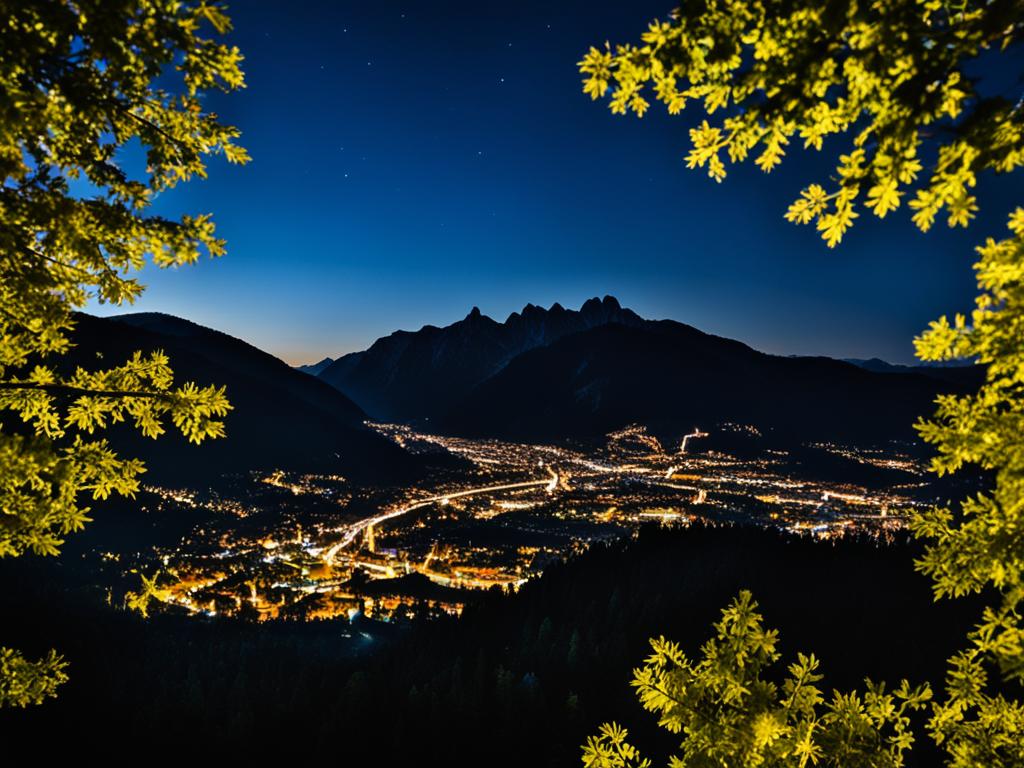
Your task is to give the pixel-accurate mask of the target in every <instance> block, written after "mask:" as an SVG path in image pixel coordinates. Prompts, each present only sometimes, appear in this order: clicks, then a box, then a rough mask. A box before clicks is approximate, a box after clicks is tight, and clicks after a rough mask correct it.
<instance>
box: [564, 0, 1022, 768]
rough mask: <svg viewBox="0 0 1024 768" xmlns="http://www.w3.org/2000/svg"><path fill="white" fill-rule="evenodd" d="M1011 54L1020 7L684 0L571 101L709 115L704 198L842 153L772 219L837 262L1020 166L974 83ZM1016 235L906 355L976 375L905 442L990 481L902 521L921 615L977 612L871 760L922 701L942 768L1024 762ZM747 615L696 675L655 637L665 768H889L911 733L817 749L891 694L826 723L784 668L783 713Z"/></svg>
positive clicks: (606, 55)
mask: <svg viewBox="0 0 1024 768" xmlns="http://www.w3.org/2000/svg"><path fill="white" fill-rule="evenodd" d="M1022 39H1024V3H1022V2H1021V0H959V1H958V2H955V3H950V2H946V1H945V0H874V1H873V2H870V3H869V2H845V1H842V0H695V1H694V2H685V3H684V4H683V5H682V6H681V7H680V8H679V9H678V10H676V11H674V12H673V13H672V14H671V15H670V16H669V17H668V18H667V19H664V20H657V21H655V22H653V23H651V24H650V26H649V27H648V30H647V31H646V32H644V33H643V34H642V35H641V39H640V41H639V44H632V43H630V44H623V45H617V46H615V47H614V48H612V47H611V46H610V45H608V44H605V46H604V47H603V48H598V47H594V48H591V49H590V51H589V52H588V53H587V54H586V56H585V57H584V58H583V60H582V61H581V62H580V64H579V66H580V70H581V72H582V74H583V75H584V84H583V90H584V92H585V93H587V94H589V95H590V96H591V97H592V98H593V99H600V98H603V97H606V96H607V97H609V106H610V108H611V111H612V112H614V113H616V114H626V113H629V112H632V113H633V114H635V115H637V116H638V117H642V116H643V115H644V113H645V112H646V111H647V110H648V108H649V107H650V102H651V100H652V99H654V100H657V101H660V102H662V103H663V104H664V105H665V107H666V108H667V110H668V112H669V113H670V114H678V113H679V112H681V111H682V110H683V109H684V108H685V107H686V106H687V105H688V104H689V103H690V102H692V101H696V102H697V104H699V106H700V108H702V109H703V111H704V112H705V113H706V116H707V117H706V119H704V120H703V121H702V122H701V123H700V124H699V125H697V126H696V127H694V128H693V129H692V130H691V131H690V139H691V145H692V146H691V149H690V151H689V154H688V155H687V164H688V166H689V167H691V168H703V169H706V171H707V173H708V175H709V176H710V177H711V178H713V179H715V180H716V181H722V179H724V178H725V176H726V172H727V171H726V162H727V161H728V162H732V163H736V162H742V161H744V160H746V159H748V158H751V157H753V159H754V162H755V163H756V164H757V165H758V166H759V167H760V168H761V169H762V170H764V171H766V172H768V171H771V170H772V169H773V168H774V167H776V166H777V165H778V164H779V163H781V162H782V159H783V157H784V155H785V153H786V147H787V146H788V145H789V144H790V143H791V141H799V142H800V144H801V145H802V146H803V147H804V148H805V149H812V150H820V149H822V148H823V147H824V146H825V143H826V139H829V138H830V137H840V136H846V137H847V139H846V143H845V144H844V145H843V146H844V148H845V152H844V153H843V154H842V155H841V157H840V160H839V163H838V166H837V167H836V168H835V174H834V175H833V176H832V180H831V181H829V182H822V183H812V184H809V185H808V186H807V187H806V188H805V189H804V190H803V191H802V193H801V195H800V197H799V198H798V199H797V200H796V201H794V202H793V203H792V204H791V205H790V207H789V209H788V211H787V212H786V214H785V216H786V218H787V219H788V220H789V221H792V222H795V223H799V224H810V223H812V222H813V223H814V224H815V226H816V227H817V229H818V231H819V232H820V233H821V237H822V238H823V239H824V240H825V242H826V243H827V245H828V246H829V247H834V246H836V245H837V244H838V243H839V242H840V241H841V240H842V238H843V235H844V234H845V233H846V232H847V231H848V230H849V228H850V227H851V226H852V225H853V224H854V221H855V220H856V219H857V218H858V216H860V213H859V212H858V210H857V208H858V206H863V207H864V208H866V209H867V210H868V211H870V212H871V213H872V214H874V215H876V216H878V217H881V218H884V217H885V216H887V215H888V214H889V213H892V212H893V211H896V210H898V209H899V208H901V207H902V206H903V204H904V202H906V203H907V207H908V208H909V209H910V210H911V211H912V214H911V215H912V218H913V221H914V223H915V224H916V225H917V226H918V227H919V228H920V229H921V230H922V231H927V230H928V229H930V228H931V227H932V226H933V225H934V223H935V222H936V220H937V219H938V218H939V217H940V216H942V217H944V218H945V220H946V223H947V224H948V225H949V226H950V227H957V226H963V227H965V226H967V225H968V224H969V223H970V221H971V219H973V218H974V216H975V213H976V211H977V210H978V201H977V199H976V197H975V194H974V191H973V190H974V188H975V186H976V184H977V182H978V180H979V177H980V176H981V175H982V174H983V173H984V172H986V171H988V172H995V173H1010V172H1012V171H1014V170H1016V169H1018V168H1020V167H1021V165H1024V92H1022V91H1021V79H1020V78H1018V79H1017V80H1016V85H1015V86H1014V88H1016V90H1015V91H1014V92H1011V93H1008V94H1006V93H1004V94H993V93H982V92H980V91H979V89H978V87H977V83H976V82H975V80H973V79H972V78H971V77H970V76H968V74H967V69H968V67H970V66H972V65H974V64H976V62H977V61H978V59H979V57H982V56H985V57H988V61H989V66H991V65H992V61H993V60H998V59H1000V58H1002V59H1003V60H1005V61H1008V62H1012V61H1014V59H1013V58H1012V57H1010V56H1008V55H1007V54H1006V52H1007V50H1008V49H1011V48H1012V47H1014V46H1018V47H1019V45H1020V43H1021V42H1022ZM1016 61H1018V62H1019V56H1018V58H1017V59H1016ZM837 140H841V139H837ZM1022 202H1024V201H1022ZM1009 227H1010V236H1009V237H1007V238H1005V239H1002V240H998V241H997V240H995V239H991V238H990V239H989V240H987V241H986V243H985V244H984V245H983V246H981V247H979V248H978V254H979V257H980V258H979V261H978V263H977V264H976V265H975V271H976V275H977V282H978V288H979V295H978V297H977V300H976V306H975V309H974V310H973V312H972V313H971V314H970V316H969V317H968V316H965V315H962V314H957V315H955V316H954V318H953V319H952V320H950V319H949V318H947V317H942V318H940V319H938V320H936V321H935V322H933V323H932V324H931V326H930V327H929V328H928V329H927V330H926V331H925V332H924V333H922V334H921V335H920V336H919V337H918V338H917V339H916V340H915V346H916V351H917V355H918V357H920V358H921V359H923V360H951V359H966V360H973V361H976V362H977V363H980V364H982V365H984V366H985V380H984V383H983V385H982V386H981V388H980V390H979V391H978V392H977V393H975V394H972V395H967V396H960V397H958V396H953V395H947V396H943V397H940V398H939V400H938V403H937V405H938V408H937V411H936V413H935V415H934V416H933V417H932V418H930V419H925V420H922V421H920V422H919V423H918V425H917V428H918V431H919V433H920V434H921V436H922V438H923V439H924V440H926V441H927V442H928V443H930V444H932V445H934V446H935V448H936V450H937V455H936V456H935V458H934V459H933V460H932V465H931V469H932V470H933V471H934V472H935V473H937V474H939V475H942V474H947V473H950V472H956V471H957V470H959V469H961V468H962V467H964V466H965V465H975V466H978V467H981V468H983V469H984V470H987V471H988V472H989V473H990V474H991V476H992V477H994V481H993V485H992V487H991V488H990V489H989V490H988V491H986V492H985V493H982V494H979V495H978V496H976V497H972V498H967V499H964V500H963V501H961V502H960V503H959V505H957V506H955V507H952V508H947V507H938V508H935V509H932V510H930V511H928V512H926V513H922V514H913V515H912V516H911V519H910V526H911V530H912V531H913V533H914V534H915V536H917V537H919V538H921V539H922V540H924V541H925V542H927V544H928V546H927V549H926V554H925V555H924V556H923V557H922V558H921V559H920V560H919V561H918V563H917V567H918V569H919V570H920V571H922V572H923V573H925V574H928V575H929V576H931V577H932V579H933V584H934V592H935V596H936V599H939V598H946V597H956V596H961V595H965V594H970V593H981V594H984V595H986V596H987V597H988V598H989V605H988V607H986V608H985V609H984V611H983V613H982V615H981V616H980V617H979V620H978V623H977V625H976V627H975V628H974V630H973V631H972V632H971V633H970V634H969V635H968V637H967V638H966V647H965V648H964V649H963V650H962V651H960V652H959V653H957V654H956V655H955V656H954V657H953V658H951V659H950V660H949V667H948V671H947V675H946V678H945V680H944V681H942V682H941V683H939V682H937V683H936V685H935V686H934V688H935V690H934V696H932V689H931V688H930V687H929V688H924V689H919V690H914V691H911V690H910V689H909V688H907V687H905V686H904V687H901V688H899V689H897V694H896V695H897V700H899V699H900V696H904V698H902V700H901V702H902V703H900V704H898V705H897V704H896V703H895V700H894V701H892V702H889V703H887V704H885V705H884V707H883V709H884V710H885V711H886V712H887V716H886V717H885V718H881V719H879V718H875V720H874V721H873V722H868V723H866V724H865V731H864V733H865V737H866V738H870V739H872V740H873V741H874V743H876V744H884V743H885V742H886V739H887V738H890V737H887V736H886V735H885V733H886V728H889V729H890V730H889V731H888V732H889V733H890V734H892V733H895V731H894V730H892V728H894V727H895V724H899V723H900V722H902V720H901V718H902V717H903V715H902V714H898V713H900V712H902V711H903V710H901V709H900V707H911V708H913V707H917V706H920V705H922V704H923V703H924V702H925V701H926V700H927V699H928V698H929V697H930V696H931V697H932V698H931V701H930V703H929V704H928V707H929V712H930V717H929V719H928V733H929V735H930V736H931V738H932V739H933V740H934V741H935V743H936V744H938V745H939V746H940V747H941V748H942V749H944V750H945V752H946V755H947V763H948V764H949V765H950V766H955V767H956V768H967V767H968V766H1017V767H1018V768H1019V766H1022V765H1024V702H1022V701H1021V695H1022V689H1021V685H1022V684H1024V627H1022V625H1021V611H1022V609H1024V209H1022V208H1017V209H1016V210H1015V211H1012V212H1009ZM752 605H753V604H752V603H751V602H750V601H749V598H748V597H747V596H745V595H741V596H740V598H739V600H738V601H737V602H736V603H734V604H733V605H732V606H730V607H729V608H727V609H726V611H725V613H724V614H723V621H722V623H721V624H719V625H718V627H717V628H718V638H717V639H716V640H713V641H711V642H710V643H709V644H708V645H706V646H705V647H704V650H703V655H704V660H703V661H701V662H698V663H694V662H691V661H689V660H688V659H687V658H686V657H685V656H684V655H683V654H682V653H681V652H680V651H679V649H678V648H677V647H676V646H674V645H672V644H670V643H666V642H665V641H663V640H659V641H654V649H655V653H654V655H653V656H652V657H651V658H650V659H648V661H647V663H646V665H645V666H644V667H641V668H640V669H638V670H636V673H635V677H634V683H633V684H634V686H636V687H637V689H638V692H639V693H640V696H641V701H642V702H643V703H644V704H645V706H647V707H648V708H649V709H652V710H654V711H656V712H658V713H659V714H660V715H661V720H660V722H661V724H662V725H664V726H665V727H667V728H669V730H672V731H673V732H677V733H679V732H682V733H684V734H685V738H684V741H683V743H682V745H681V752H680V754H679V755H677V756H675V757H673V764H674V765H678V766H699V765H700V766H702V765H711V764H714V765H730V766H740V765H743V766H746V765H759V764H764V765H804V764H808V762H809V763H810V764H814V763H824V764H826V765H900V764H901V761H902V748H903V747H905V746H907V745H908V744H909V741H908V740H909V739H910V738H911V734H910V733H909V731H906V730H901V731H900V732H899V736H898V740H899V746H900V749H895V750H888V752H886V751H885V750H882V751H878V750H876V751H875V752H874V753H869V752H865V753H864V754H863V755H862V756H861V757H858V758H857V759H852V758H851V757H850V755H849V753H848V752H846V751H844V750H846V747H845V746H844V744H843V743H842V742H836V741H834V740H832V739H831V738H830V737H829V735H828V734H829V718H830V717H835V716H840V715H841V716H842V717H846V718H849V717H852V718H854V719H855V720H858V719H860V718H861V717H862V714H863V712H862V711H861V710H863V708H864V707H865V706H866V702H867V701H868V699H869V697H876V698H875V699H873V701H875V702H877V701H878V699H877V697H878V696H880V695H889V694H884V693H882V692H881V689H880V688H875V687H873V686H869V688H868V692H867V693H865V694H864V695H863V696H860V697H859V698H858V697H857V695H856V694H850V696H852V697H854V698H847V699H844V700H843V701H845V702H846V703H844V704H842V705H840V707H839V709H834V708H833V705H832V704H829V705H826V706H825V707H824V708H822V706H821V702H820V701H816V702H814V703H813V705H810V704H806V705H801V706H796V705H794V706H793V707H789V706H787V705H786V704H781V710H780V702H785V701H787V700H786V698H785V697H786V696H787V695H788V693H786V691H787V690H788V689H787V688H786V687H785V686H793V685H795V683H794V682H793V680H794V678H799V677H800V676H801V675H803V673H804V671H806V672H807V673H808V674H811V673H813V674H815V675H816V673H815V672H814V670H813V669H808V668H807V665H808V662H807V661H806V660H798V661H797V664H796V666H795V667H791V668H790V677H789V678H788V680H787V681H786V682H785V683H784V689H783V693H782V694H781V696H782V698H781V699H780V698H779V696H780V693H779V692H778V691H777V690H774V689H773V688H771V687H770V686H769V685H768V684H766V683H764V682H763V681H761V680H760V678H759V677H758V676H757V673H758V672H759V670H760V666H759V665H761V664H763V663H765V662H766V661H767V660H772V659H773V658H774V656H773V653H774V651H773V650H772V643H771V642H769V640H767V639H766V638H765V634H764V630H763V628H762V627H761V624H760V617H759V616H757V615H756V614H754V613H752V612H753V607H752ZM922 641H923V642H927V639H926V638H925V639H923V640H922ZM807 658H808V659H810V658H811V657H807ZM652 685H654V686H659V685H661V686H662V687H664V691H662V692H660V693H658V692H653V691H654V690H655V689H653V688H652V687H651V686H652ZM766 686H767V687H766ZM835 701H839V699H836V700H835ZM854 701H858V702H859V704H857V705H856V706H854V704H853V702H854ZM893 717H895V718H896V720H892V719H891V718H893ZM868 719H869V720H870V719H871V718H870V717H869V718H868ZM899 727H901V728H902V726H899ZM871 731H873V732H874V735H871V734H870V733H869V732H871ZM708 733H713V734H714V741H715V743H714V744H711V741H709V740H708V739H707V738H705V736H706V734H708ZM872 754H873V756H872ZM584 762H585V763H587V764H588V765H593V766H623V765H634V764H642V758H641V757H640V756H639V753H638V752H637V751H636V750H635V749H634V748H633V747H632V746H629V745H628V742H626V735H625V732H624V731H623V730H622V729H621V728H619V727H618V726H615V725H608V726H605V727H604V728H603V729H602V732H601V735H600V736H599V737H595V738H593V739H592V740H591V741H589V742H588V744H587V746H586V747H585V748H584Z"/></svg>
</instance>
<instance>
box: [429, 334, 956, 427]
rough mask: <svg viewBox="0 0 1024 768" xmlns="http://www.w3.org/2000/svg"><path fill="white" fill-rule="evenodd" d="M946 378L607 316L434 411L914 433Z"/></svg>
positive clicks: (475, 416) (454, 419)
mask: <svg viewBox="0 0 1024 768" xmlns="http://www.w3.org/2000/svg"><path fill="white" fill-rule="evenodd" d="M951 386H952V385H950V384H949V383H947V382H942V381H937V380H936V379H933V378H930V377H925V376H922V375H919V374H914V373H886V374H880V373H872V372H870V371H866V370H863V369H861V368H858V367H856V366H854V365H851V364H849V363H844V362H840V361H837V360H832V359H830V358H811V357H802V358H790V357H779V356H775V355H768V354H764V353H761V352H758V351H756V350H754V349H751V348H750V347H748V346H746V345H745V344H741V343H740V342H737V341H732V340H730V339H724V338H721V337H718V336H711V335H709V334H706V333H702V332H701V331H698V330H697V329H695V328H692V327H690V326H687V325H683V324H681V323H676V322H672V321H660V322H646V323H644V324H643V325H642V326H639V327H627V326H623V325H618V324H611V325H605V326H601V327H598V328H593V329H591V330H588V331H584V332H581V333H577V334H573V335H571V336H566V337H564V338H562V339H560V340H559V341H557V342H555V343H554V344H551V345H549V346H547V347H543V348H538V349H534V350H532V351H530V352H527V353H525V354H522V355H520V356H518V357H517V358H516V359H514V360H513V361H511V362H510V363H509V364H508V365H507V366H506V367H505V368H504V369H503V370H501V371H499V372H498V373H497V374H495V375H494V376H493V377H491V378H490V379H488V380H487V381H485V382H483V383H482V384H480V385H479V386H478V387H476V388H475V389H474V391H473V392H471V393H470V394H469V395H468V396H467V397H465V398H464V399H463V400H462V401H461V402H460V403H459V404H458V407H456V408H453V409H451V410H450V411H449V412H448V413H447V414H446V415H445V416H444V417H443V418H442V419H440V420H439V424H438V426H439V429H441V430H442V431H445V432H451V433H455V434H461V435H467V436H497V437H504V438H509V439H519V440H552V439H559V438H564V437H567V436H571V437H577V438H587V437H596V436H599V435H602V434H605V433H607V432H610V431H612V430H614V429H618V428H620V427H622V426H624V425H626V424H630V423H641V424H645V425H647V426H648V427H649V428H651V429H653V430H655V431H661V432H665V433H669V434H680V433H681V432H684V431H688V430H689V429H691V428H692V427H694V426H695V425H696V426H702V427H708V426H712V425H714V424H715V423H718V422H738V423H741V424H750V425H753V426H755V427H757V428H758V429H760V430H762V431H764V432H772V433H773V434H774V435H775V436H776V437H778V438H781V439H786V440H789V439H795V440H836V441H841V442H850V441H872V442H881V441H885V440H888V439H892V438H911V437H912V436H913V430H912V424H913V423H914V421H915V420H916V418H917V417H918V416H920V415H924V414H927V413H930V412H931V410H932V408H933V406H932V402H933V400H934V398H935V396H936V394H937V393H938V392H939V391H942V390H944V389H949V388H951Z"/></svg>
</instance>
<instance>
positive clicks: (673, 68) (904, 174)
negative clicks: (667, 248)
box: [579, 0, 1024, 247]
mask: <svg viewBox="0 0 1024 768" xmlns="http://www.w3.org/2000/svg"><path fill="white" fill-rule="evenodd" d="M1022 38H1024V13H1022V8H1021V3H1020V2H1019V0H994V2H987V1H983V0H965V2H963V3H959V4H956V5H955V6H952V5H949V4H947V3H944V2H942V1H941V0H880V1H879V2H872V3H839V2H819V1H818V0H755V2H748V1H747V0H720V1H719V2H709V3H703V2H698V3H684V4H682V6H681V7H680V8H679V9H678V10H676V11H674V12H673V13H672V14H671V16H670V17H669V19H668V20H666V21H661V20H659V21H654V22H652V23H651V24H650V26H649V27H648V30H647V32H645V33H643V35H641V44H640V45H635V44H623V45H617V46H615V47H614V49H613V48H612V46H611V45H610V44H608V43H606V44H605V46H604V47H603V48H597V47H592V48H591V49H590V51H589V52H588V53H587V54H586V56H584V58H583V60H582V61H580V63H579V68H580V71H581V73H582V74H583V75H584V76H585V79H584V82H583V90H584V92H585V93H587V94H589V95H590V96H591V98H593V99H599V98H602V97H605V96H609V107H610V109H611V111H612V112H613V113H616V114H626V113H629V112H632V113H633V114H635V115H637V116H638V117H642V116H643V115H644V113H645V112H646V111H647V110H648V109H649V107H650V101H649V98H648V96H651V95H652V94H653V98H654V99H656V100H658V101H660V102H662V103H663V104H664V105H665V107H666V109H667V110H668V112H669V114H672V115H676V114H679V113H680V112H682V111H683V110H684V109H685V108H686V106H687V105H688V104H689V103H690V102H691V101H697V102H699V103H700V104H701V105H702V107H703V110H704V112H706V113H707V115H709V116H711V115H715V114H721V115H722V117H721V119H720V120H719V121H718V122H717V123H716V124H711V123H710V122H709V121H708V120H704V121H703V122H702V123H701V124H700V125H699V126H697V127H695V128H693V129H691V130H690V140H691V142H692V145H693V146H692V149H691V150H690V152H689V154H688V155H687V165H688V166H689V167H690V168H706V169H707V172H708V175H709V176H711V178H713V179H715V180H716V181H721V180H722V179H724V178H725V176H726V166H725V163H726V160H729V161H731V162H734V163H736V162H741V161H743V160H746V159H747V158H748V157H750V156H751V155H755V158H754V162H755V163H756V164H757V166H758V167H759V168H761V169H762V170H764V171H771V170H772V169H773V168H775V167H776V166H777V165H778V164H779V163H781V162H782V158H783V157H784V156H785V154H786V147H787V146H788V145H789V144H790V142H791V141H794V140H798V141H800V142H801V143H802V145H803V147H804V148H810V149H815V150H820V149H821V148H822V147H823V145H824V142H825V139H826V138H828V137H830V136H834V135H838V134H843V133H847V132H852V133H853V142H852V146H851V147H850V149H849V151H848V153H846V154H844V155H843V156H842V157H841V158H840V162H839V164H838V166H837V167H836V169H835V173H836V175H835V177H834V178H833V180H832V181H831V182H830V183H828V184H811V185H810V186H808V187H807V188H805V189H804V191H803V192H802V193H801V195H800V198H799V199H798V200H796V201H795V202H794V203H793V204H792V205H791V206H790V208H789V211H788V213H787V214H786V217H787V218H788V219H789V220H790V221H794V222H798V223H801V224H808V223H810V222H812V221H813V222H815V223H816V226H817V228H818V230H819V231H820V232H821V236H822V238H823V239H824V240H825V241H826V242H827V243H828V245H829V247H832V246H835V245H836V244H838V243H839V242H840V240H842V238H843V235H844V234H845V233H846V232H847V231H848V230H849V228H850V227H851V226H852V225H853V222H854V219H856V218H857V217H858V215H859V214H858V213H857V210H856V206H857V204H858V203H863V204H864V205H865V206H866V207H867V208H868V209H869V210H870V211H872V212H873V213H874V214H875V215H876V216H879V217H885V216H886V215H887V214H888V213H890V212H892V211H894V210H896V209H897V208H899V207H900V206H901V205H902V203H903V200H904V198H906V197H907V196H908V194H909V196H910V201H909V205H910V208H911V209H912V210H913V211H914V214H913V219H914V223H915V224H916V225H917V226H918V227H919V228H920V229H921V230H924V231H927V230H928V229H930V228H931V227H932V225H933V224H934V222H935V219H936V217H937V216H938V215H939V214H940V213H941V212H943V211H945V213H946V216H947V222H948V224H949V226H951V227H952V226H967V224H968V222H970V220H971V219H972V218H973V217H974V215H975V212H976V211H977V210H978V205H977V199H976V198H975V196H974V194H973V192H972V190H973V189H974V187H975V185H976V183H977V180H978V175H979V174H980V173H981V172H982V171H985V170H993V171H996V172H999V173H1008V172H1010V171H1013V170H1015V169H1017V168H1019V167H1021V166H1022V165H1024V107H1022V102H1021V99H1020V98H1019V97H1018V98H1006V97H1005V96H999V95H987V96H984V97H983V96H981V95H980V94H979V93H978V91H977V89H976V88H975V84H974V82H973V81H972V79H971V78H970V77H968V76H967V74H965V71H964V70H965V65H966V64H967V63H968V62H970V61H971V60H973V59H976V58H977V57H978V56H979V55H981V54H982V53H984V52H986V51H989V50H1002V49H1005V48H1007V47H1009V46H1011V45H1013V44H1016V43H1019V42H1020V41H1021V39H1022ZM1018 96H1019V95H1018Z"/></svg>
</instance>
